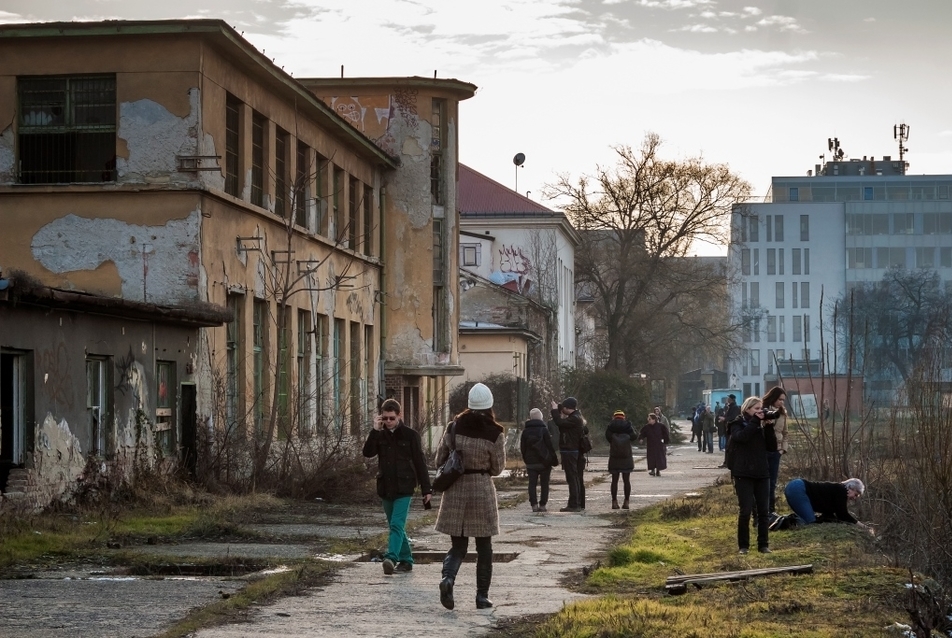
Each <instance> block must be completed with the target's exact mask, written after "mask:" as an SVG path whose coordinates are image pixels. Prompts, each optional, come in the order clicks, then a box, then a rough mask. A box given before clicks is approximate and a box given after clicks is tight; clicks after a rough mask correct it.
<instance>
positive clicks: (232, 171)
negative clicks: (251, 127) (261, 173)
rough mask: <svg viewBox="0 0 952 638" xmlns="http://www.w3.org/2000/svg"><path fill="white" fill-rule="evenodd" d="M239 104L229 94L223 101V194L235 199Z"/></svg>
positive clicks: (238, 143) (238, 142)
mask: <svg viewBox="0 0 952 638" xmlns="http://www.w3.org/2000/svg"><path fill="white" fill-rule="evenodd" d="M240 110H241V102H239V101H238V98H236V97H235V96H233V95H231V94H229V95H228V97H227V99H226V100H225V192H226V193H228V194H229V195H233V196H235V197H238V196H239V192H238V153H239V145H240V139H241V137H240V135H239V133H238V131H239V126H240V125H239V122H240V121H241V119H240V117H239V113H240Z"/></svg>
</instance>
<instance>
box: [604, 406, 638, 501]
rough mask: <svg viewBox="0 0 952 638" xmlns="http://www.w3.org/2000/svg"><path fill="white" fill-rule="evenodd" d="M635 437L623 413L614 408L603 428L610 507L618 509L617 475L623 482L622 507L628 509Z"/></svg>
mask: <svg viewBox="0 0 952 638" xmlns="http://www.w3.org/2000/svg"><path fill="white" fill-rule="evenodd" d="M635 438H636V435H635V428H633V427H632V425H631V421H629V420H628V419H626V418H625V413H624V412H622V411H621V410H615V414H613V415H612V420H611V422H610V423H609V424H608V427H607V428H605V440H607V441H608V471H609V472H610V473H611V475H612V488H611V489H612V509H613V510H617V509H618V476H619V475H621V477H622V479H623V481H624V483H625V500H624V502H623V503H622V504H621V508H622V509H628V500H629V499H630V498H631V471H632V470H633V469H635V459H634V457H633V456H632V454H631V442H632V441H634V440H635Z"/></svg>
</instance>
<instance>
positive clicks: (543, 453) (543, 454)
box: [528, 429, 559, 467]
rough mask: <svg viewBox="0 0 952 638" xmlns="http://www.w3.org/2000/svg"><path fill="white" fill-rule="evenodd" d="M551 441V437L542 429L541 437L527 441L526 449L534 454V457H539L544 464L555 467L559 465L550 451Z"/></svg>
mask: <svg viewBox="0 0 952 638" xmlns="http://www.w3.org/2000/svg"><path fill="white" fill-rule="evenodd" d="M551 441H552V437H551V436H549V431H548V430H545V429H543V432H542V435H541V436H538V437H534V438H531V439H529V444H528V447H529V449H530V450H532V451H533V452H535V455H536V456H537V457H539V458H540V459H541V460H542V462H543V463H544V464H546V465H548V466H550V467H555V466H556V465H558V464H559V459H558V457H557V456H556V455H555V452H554V451H553V450H552V445H551Z"/></svg>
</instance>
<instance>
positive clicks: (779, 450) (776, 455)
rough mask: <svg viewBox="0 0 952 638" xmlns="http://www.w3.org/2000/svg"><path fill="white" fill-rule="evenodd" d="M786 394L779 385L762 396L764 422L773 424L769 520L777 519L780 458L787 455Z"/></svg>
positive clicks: (769, 452)
mask: <svg viewBox="0 0 952 638" xmlns="http://www.w3.org/2000/svg"><path fill="white" fill-rule="evenodd" d="M786 399H787V393H786V392H785V391H784V389H783V388H781V387H780V386H779V385H778V386H774V387H772V388H770V390H768V391H767V394H765V395H764V398H763V403H764V421H765V422H766V423H773V433H774V438H773V439H768V441H767V469H768V470H769V471H770V492H769V494H768V495H767V500H768V505H767V509H768V511H769V512H770V514H769V515H770V517H771V518H776V517H777V508H776V507H775V506H776V504H777V477H778V476H779V475H780V457H781V456H783V455H784V454H786V453H787V447H788V445H789V442H788V440H787V406H786Z"/></svg>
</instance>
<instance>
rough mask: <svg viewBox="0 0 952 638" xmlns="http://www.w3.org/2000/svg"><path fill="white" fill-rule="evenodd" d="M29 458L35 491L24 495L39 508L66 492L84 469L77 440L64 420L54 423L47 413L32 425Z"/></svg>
mask: <svg viewBox="0 0 952 638" xmlns="http://www.w3.org/2000/svg"><path fill="white" fill-rule="evenodd" d="M33 458H34V466H33V472H32V473H33V481H32V482H33V484H34V486H35V487H34V490H35V491H34V493H33V494H29V495H28V496H29V498H30V500H31V502H33V504H34V505H35V506H38V507H41V508H42V507H46V506H47V505H49V504H50V503H52V502H53V501H55V500H57V499H59V498H60V497H61V496H62V495H64V494H67V493H69V492H70V491H71V490H72V488H73V487H74V486H75V484H76V480H77V479H78V478H79V477H80V476H82V474H83V470H84V469H85V467H86V457H84V456H83V452H82V450H81V449H80V445H79V439H78V438H76V436H74V435H73V433H72V431H71V430H70V428H69V424H68V423H67V422H66V420H65V419H63V420H61V421H60V422H59V423H57V422H56V419H55V418H54V417H53V415H52V414H47V415H46V418H45V419H43V422H42V423H38V424H37V426H36V446H35V448H34V457H33Z"/></svg>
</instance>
